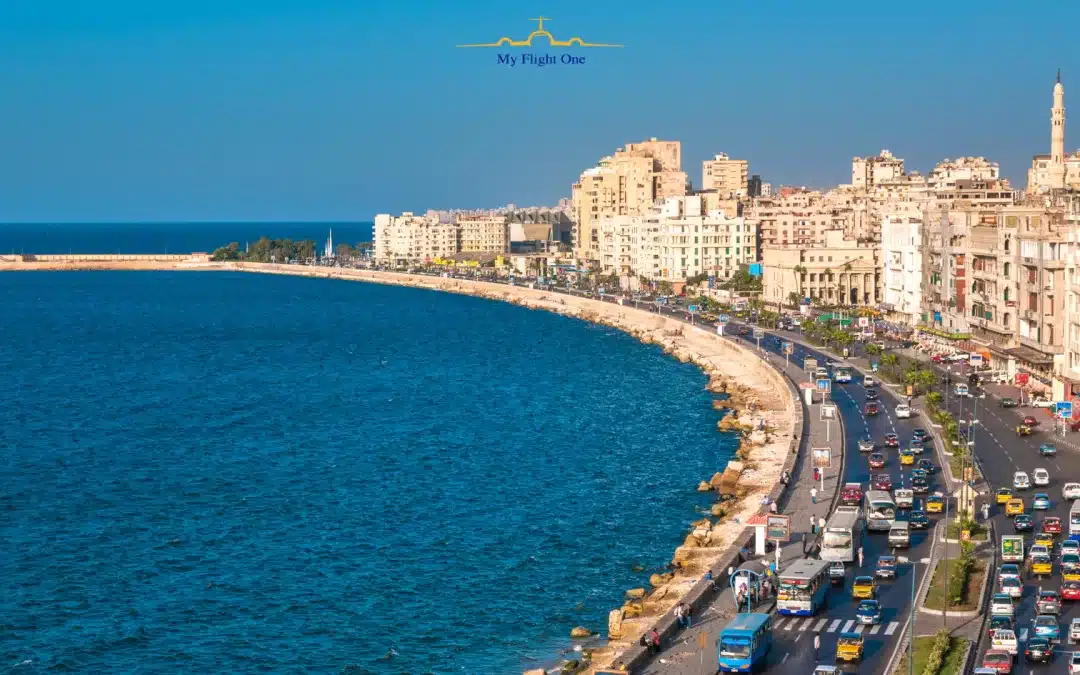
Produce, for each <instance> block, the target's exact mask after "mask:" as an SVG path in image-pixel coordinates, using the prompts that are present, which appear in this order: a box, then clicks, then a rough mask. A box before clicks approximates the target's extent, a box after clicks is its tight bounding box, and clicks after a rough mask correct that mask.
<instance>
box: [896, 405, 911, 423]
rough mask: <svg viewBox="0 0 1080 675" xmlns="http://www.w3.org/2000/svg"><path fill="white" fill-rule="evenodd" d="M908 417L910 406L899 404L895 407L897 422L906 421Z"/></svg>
mask: <svg viewBox="0 0 1080 675" xmlns="http://www.w3.org/2000/svg"><path fill="white" fill-rule="evenodd" d="M910 417H911V406H909V405H908V404H907V403H901V404H900V405H898V406H896V419H898V420H906V419H909V418H910Z"/></svg>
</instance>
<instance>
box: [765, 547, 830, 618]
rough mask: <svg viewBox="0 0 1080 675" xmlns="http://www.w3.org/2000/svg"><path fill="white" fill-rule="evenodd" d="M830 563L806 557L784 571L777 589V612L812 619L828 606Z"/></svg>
mask: <svg viewBox="0 0 1080 675" xmlns="http://www.w3.org/2000/svg"><path fill="white" fill-rule="evenodd" d="M828 571H829V563H828V562H826V561H824V560H813V559H811V558H804V559H802V560H796V561H795V562H793V563H791V565H789V566H788V568H787V569H785V570H784V571H782V572H780V575H779V577H780V583H779V585H778V586H777V589H776V613H777V614H786V615H795V616H812V615H814V614H815V613H817V611H818V608H820V607H822V606H823V605H824V604H825V594H826V593H827V592H828V590H829V578H828Z"/></svg>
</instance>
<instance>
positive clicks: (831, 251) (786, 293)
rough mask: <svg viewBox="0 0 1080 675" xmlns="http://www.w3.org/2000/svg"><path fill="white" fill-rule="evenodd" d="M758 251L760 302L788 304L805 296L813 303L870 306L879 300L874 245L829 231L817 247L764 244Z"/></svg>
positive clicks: (877, 251) (878, 267)
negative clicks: (762, 276)
mask: <svg viewBox="0 0 1080 675" xmlns="http://www.w3.org/2000/svg"><path fill="white" fill-rule="evenodd" d="M763 251H764V252H763V255H762V267H763V268H764V278H763V280H762V283H763V297H762V299H763V300H764V301H765V302H768V303H776V304H784V305H790V304H795V303H796V302H798V301H801V300H802V299H804V298H809V299H810V300H811V301H812V302H813V303H815V304H822V305H848V306H870V307H874V306H877V305H878V304H879V303H880V302H881V297H880V290H879V289H880V287H881V265H880V262H881V257H880V256H881V248H880V247H879V246H877V245H874V244H864V243H860V242H858V241H856V240H854V239H846V238H845V237H844V233H843V232H842V231H840V230H831V231H828V232H826V233H825V241H824V242H823V244H821V245H818V246H812V247H798V248H796V247H791V246H783V245H780V246H777V245H766V246H765V247H764V249H763Z"/></svg>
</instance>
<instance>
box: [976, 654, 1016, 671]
mask: <svg viewBox="0 0 1080 675" xmlns="http://www.w3.org/2000/svg"><path fill="white" fill-rule="evenodd" d="M1012 666H1013V658H1012V654H1010V653H1009V652H1007V651H1005V650H1004V649H990V650H987V652H986V655H985V656H983V662H982V667H983V668H990V669H992V670H996V671H997V672H999V673H1004V675H1009V673H1011V672H1012Z"/></svg>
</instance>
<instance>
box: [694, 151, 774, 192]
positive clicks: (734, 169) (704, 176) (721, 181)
mask: <svg viewBox="0 0 1080 675" xmlns="http://www.w3.org/2000/svg"><path fill="white" fill-rule="evenodd" d="M760 183H761V179H760V178H759V179H758V185H759V186H760ZM749 184H750V163H749V162H748V161H746V160H745V159H731V158H729V157H728V156H727V155H726V154H725V153H720V154H718V155H716V156H715V157H713V158H712V159H707V160H705V161H704V162H702V163H701V189H702V190H715V191H716V192H718V193H719V194H720V196H721V197H722V198H730V197H745V196H747V195H748V194H749V192H750V188H749Z"/></svg>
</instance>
